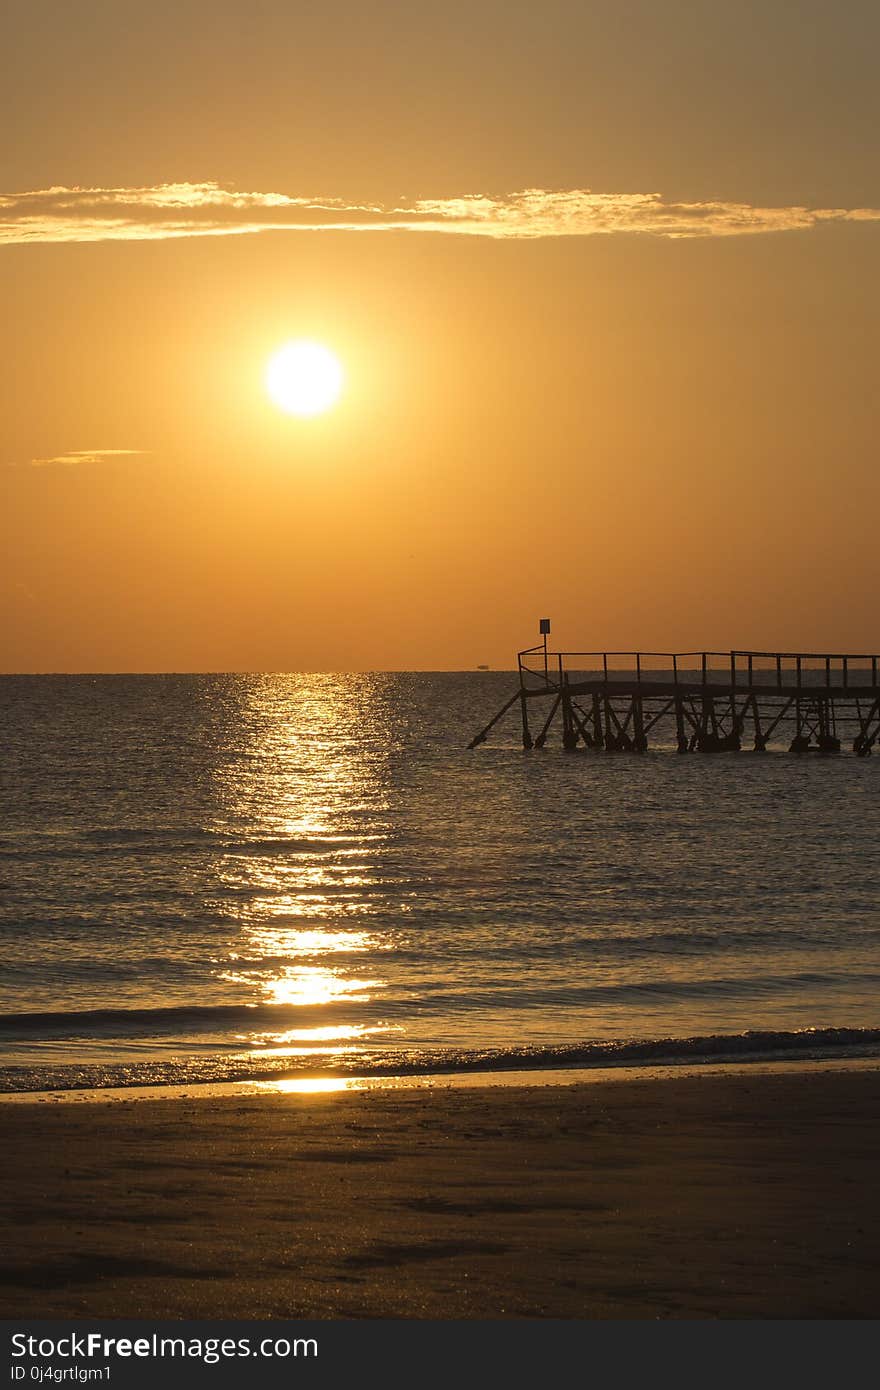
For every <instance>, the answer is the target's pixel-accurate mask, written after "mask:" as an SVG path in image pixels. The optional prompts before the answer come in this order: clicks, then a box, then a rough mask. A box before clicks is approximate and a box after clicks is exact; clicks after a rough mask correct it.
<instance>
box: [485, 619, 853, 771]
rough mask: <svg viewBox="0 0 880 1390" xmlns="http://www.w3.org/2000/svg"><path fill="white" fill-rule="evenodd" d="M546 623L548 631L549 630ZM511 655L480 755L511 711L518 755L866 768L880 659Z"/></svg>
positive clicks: (746, 654) (535, 650) (543, 648)
mask: <svg viewBox="0 0 880 1390" xmlns="http://www.w3.org/2000/svg"><path fill="white" fill-rule="evenodd" d="M545 624H546V627H545ZM541 627H542V632H543V633H544V640H543V642H542V643H541V645H540V646H537V647H528V648H526V649H525V650H524V651H521V652H518V653H517V665H518V669H519V689H518V690H516V691H515V692H514V693H513V695H511V697H510V699H509V700H508V701H507V703H506V704H505V705H504V706H503V707H502V708H501V709H500V710H499V711H498V713H497V714H496V715H495V716H494V717H493V718H492V719H490V721H489V723H488V724H487V725H486V726H485V728H484V729H482V730H481V731H480V733H478V734H477V735H476V736H475V737H474V738H473V739H472V740H471V742H470V743H469V744H468V747H469V748H476V747H477V746H478V745H479V744H481V743H484V742H485V741H486V738H487V736H488V734H489V733H490V731H491V730H492V729H493V728H494V727H495V726H496V725H497V724H498V723H499V722H500V720H501V719H502V718H503V717H504V715H505V714H507V713H508V711H511V710H512V709H513V707H514V706H515V705H519V714H520V720H521V724H522V745H523V748H526V749H532V748H543V747H544V745H545V743H546V742H547V739H548V738H549V736H550V734H551V731H553V729H554V726H555V728H556V730H557V732H558V734H559V736H560V739H561V743H562V747H563V748H564V749H566V750H568V751H570V752H574V751H575V750H578V749H579V748H584V749H589V750H593V751H595V752H606V753H611V752H614V753H619V752H627V753H629V752H633V753H644V752H645V751H646V750H647V748H648V747H649V744H650V741H651V740H652V739H654V740H655V741H660V742H661V743H663V744H665V745H667V746H668V745H671V746H673V747H677V749H678V751H679V753H693V752H699V753H723V752H738V751H739V750H740V749H741V748H743V746H744V744H746V745H748V744H750V745H751V747H752V748H753V749H754V751H755V752H758V753H763V752H765V751H766V749H767V745H768V743H769V742H770V740H771V739H772V740H773V741H774V743H780V742H781V743H782V744H783V746H787V747H788V750H789V752H792V753H801V754H804V753H826V754H828V753H839V752H840V751H841V749H842V748H844V747H847V748H852V751H853V752H854V753H856V754H857V755H858V756H859V757H862V758H865V757H869V756H870V753H871V749H872V748H873V746H874V744H875V743H878V741H880V685H878V657H877V656H873V655H869V656H858V655H852V654H846V655H841V654H835V655H829V654H825V653H822V654H816V653H807V652H755V651H730V652H554V651H549V650H548V648H547V636H546V633H547V632H549V622H548V621H547V620H546V619H544V620H542V625H541Z"/></svg>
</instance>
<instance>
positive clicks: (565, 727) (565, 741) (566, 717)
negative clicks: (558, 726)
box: [562, 675, 578, 753]
mask: <svg viewBox="0 0 880 1390" xmlns="http://www.w3.org/2000/svg"><path fill="white" fill-rule="evenodd" d="M577 741H578V731H577V729H576V728H575V726H574V720H573V718H572V710H571V694H570V692H569V689H568V676H567V675H565V676H563V678H562V746H563V748H564V749H565V751H566V752H567V753H573V752H574V750H575V749H576V748H577Z"/></svg>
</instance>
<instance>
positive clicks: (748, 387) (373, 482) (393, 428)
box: [0, 0, 880, 671]
mask: <svg viewBox="0 0 880 1390" xmlns="http://www.w3.org/2000/svg"><path fill="white" fill-rule="evenodd" d="M74 9H75V10H76V15H75V16H74V14H73V13H72V11H73V10H74ZM423 9H424V7H422V8H419V7H412V6H405V5H403V4H387V3H386V4H378V5H376V6H370V7H365V6H363V5H360V4H357V5H356V4H354V3H351V4H343V5H341V6H340V7H337V8H335V9H334V10H333V11H332V13H330V12H326V13H325V12H323V11H319V10H318V9H317V8H315V9H314V10H312V11H310V12H309V13H299V12H298V11H299V10H300V7H291V6H288V5H284V4H281V3H275V2H274V0H266V3H263V4H260V5H254V6H251V7H248V12H247V16H245V14H244V11H243V10H242V9H241V7H240V6H232V5H229V6H225V5H223V4H212V5H207V4H206V3H201V0H195V2H194V3H190V4H184V5H179V4H178V5H174V6H172V5H170V4H157V5H155V6H154V7H151V9H150V11H149V16H148V17H147V12H146V11H145V10H144V9H143V7H141V6H136V5H134V4H128V3H116V4H112V5H111V4H107V3H102V4H98V3H94V0H86V3H84V4H82V5H81V6H76V7H60V6H57V5H50V4H47V3H39V2H38V3H33V4H28V5H27V6H24V5H19V6H14V7H13V11H12V16H11V19H10V20H9V21H8V25H7V27H8V28H9V29H10V35H9V38H10V43H9V48H8V51H9V52H11V53H12V54H13V55H14V58H15V61H14V62H13V64H12V65H11V69H12V70H11V72H10V80H9V81H8V82H6V81H5V82H4V84H3V87H2V101H3V103H4V104H5V105H6V108H7V109H6V110H5V112H4V113H3V119H4V125H5V128H7V129H13V130H14V131H15V134H16V138H15V140H14V141H12V142H10V144H9V146H8V148H7V149H6V150H5V152H4V156H3V159H2V161H0V167H2V180H0V285H2V294H3V303H4V306H5V315H4V326H5V332H4V334H3V339H2V353H3V370H2V372H0V478H2V492H3V506H2V526H3V545H2V560H0V622H2V631H3V639H4V640H3V644H2V669H4V670H6V671H44V670H69V671H81V670H88V671H113V670H135V671H136V670H251V669H269V670H292V669H370V668H386V667H387V668H427V669H432V668H450V667H451V668H461V667H464V668H466V667H469V666H473V665H476V664H477V663H479V662H487V663H490V664H491V665H493V666H501V665H509V664H510V659H511V656H512V654H513V653H514V652H515V650H516V648H517V647H518V646H522V645H525V644H526V643H528V642H529V641H531V640H532V638H533V635H534V634H535V629H536V624H537V618H538V616H539V615H540V614H543V613H545V612H547V613H550V614H551V615H552V617H553V618H554V638H558V639H559V641H560V642H562V643H564V644H565V645H568V646H576V647H579V646H584V647H588V648H600V647H602V646H605V645H608V646H612V647H615V648H626V647H630V646H636V645H641V646H645V647H651V648H655V649H658V648H659V649H672V648H673V647H676V646H678V647H684V648H691V647H700V646H704V645H709V646H713V647H717V646H721V647H728V646H738V647H745V646H750V645H752V646H759V647H776V646H782V647H785V648H788V649H792V648H795V647H798V646H804V647H816V648H824V647H827V646H831V647H833V648H836V649H844V648H847V647H850V648H853V649H857V650H869V649H871V648H872V647H874V648H876V646H877V642H876V640H875V638H874V631H875V622H874V619H875V610H876V587H877V586H876V542H875V536H876V528H877V516H878V501H880V487H878V481H877V464H876V460H877V434H878V413H877V399H878V392H877V327H876V325H877V323H878V322H880V312H878V311H880V277H878V274H877V268H878V255H880V224H878V217H880V214H878V213H877V211H876V210H877V209H878V208H880V186H878V185H880V175H878V172H877V163H876V148H875V132H876V129H877V128H878V121H880V97H878V88H877V84H876V81H875V79H874V73H873V70H872V60H871V58H870V55H871V54H872V53H874V54H875V53H876V51H877V40H878V39H880V20H878V12H877V10H876V7H874V6H869V5H867V4H864V5H862V4H857V3H853V4H850V5H848V6H847V7H846V9H845V11H844V13H843V15H841V14H840V13H836V14H835V13H832V10H831V8H830V7H828V6H827V5H822V4H819V3H805V4H803V5H801V6H799V15H800V24H799V26H798V27H797V29H796V30H793V27H792V24H791V11H790V8H789V7H786V6H784V5H783V4H782V3H781V0H780V3H778V4H775V3H771V4H770V5H767V4H761V5H758V4H754V5H745V6H741V7H735V8H734V7H729V6H721V5H720V4H718V5H716V4H706V5H704V6H693V5H686V4H684V3H681V4H675V3H671V4H670V5H668V6H666V7H657V6H656V4H655V3H653V0H640V3H627V4H622V5H621V4H615V5H613V6H612V5H611V4H607V5H593V4H589V3H586V4H585V3H580V2H579V3H574V0H572V3H561V2H560V0H555V3H551V4H549V5H547V6H542V7H541V8H540V12H539V10H538V9H537V7H534V6H531V5H528V6H527V5H524V4H523V5H520V4H515V3H514V4H511V3H509V0H508V3H507V4H504V5H502V4H501V3H500V0H499V3H491V4H490V3H485V0H482V3H481V2H480V0H477V3H475V4H473V5H469V6H467V7H465V6H464V5H457V4H453V5H450V6H445V7H443V10H442V13H441V11H440V9H439V8H438V9H437V10H436V11H434V12H433V13H432V14H430V15H428V14H425V13H423V12H422V10H423ZM660 9H662V10H663V16H664V22H663V24H662V25H661V24H660V21H659V10H660ZM69 11H70V12H69ZM50 21H51V22H50ZM148 21H149V22H148ZM37 78H39V80H37ZM168 185H175V186H176V187H174V188H172V189H170V190H169V189H168V187H167V186H168ZM76 189H80V190H82V189H86V190H92V191H91V192H87V193H83V192H79V193H77V192H64V191H63V190H76ZM529 189H531V190H540V192H539V193H533V194H532V195H531V196H529V197H526V198H524V197H522V196H518V195H520V194H521V193H522V190H529ZM59 190H61V191H59ZM95 190H98V191H95ZM585 190H592V191H591V192H590V193H587V192H586V191H585ZM21 195H29V196H26V197H25V196H21ZM241 195H248V196H241ZM652 195H656V196H652ZM305 227H309V228H318V229H317V230H314V229H313V230H304V229H303V228H305ZM208 232H210V233H211V234H210V235H206V233H208ZM296 337H312V338H316V339H318V340H320V341H322V342H325V343H327V344H328V345H329V346H331V347H332V348H333V349H334V350H335V351H336V352H337V353H338V355H339V356H340V358H341V359H342V360H343V362H344V365H345V369H346V373H347V386H346V391H345V394H344V396H343V399H342V401H341V403H340V404H339V406H338V407H336V408H335V409H334V410H332V411H331V412H329V413H328V414H327V415H324V416H322V417H319V418H316V419H312V420H298V419H295V418H290V417H287V416H285V415H283V414H281V413H280V412H279V411H278V410H277V409H276V408H275V407H274V406H273V405H272V403H271V402H270V401H269V400H268V398H267V397H266V394H265V390H264V385H263V373H264V369H265V363H266V360H267V358H268V357H269V356H270V354H271V353H272V351H273V350H274V349H275V348H276V347H277V346H279V345H280V344H281V343H282V342H284V341H285V340H287V339H290V338H296Z"/></svg>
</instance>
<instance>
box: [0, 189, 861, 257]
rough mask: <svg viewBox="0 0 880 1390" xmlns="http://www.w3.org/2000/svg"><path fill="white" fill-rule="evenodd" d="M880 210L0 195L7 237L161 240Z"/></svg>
mask: <svg viewBox="0 0 880 1390" xmlns="http://www.w3.org/2000/svg"><path fill="white" fill-rule="evenodd" d="M876 221H880V209H878V208H808V207H775V208H764V207H753V206H752V205H751V204H750V203H728V202H700V203H680V202H667V201H665V200H664V198H663V197H662V196H661V194H659V193H595V192H593V191H592V190H591V189H586V188H573V189H568V190H562V191H555V192H554V191H550V190H547V189H542V188H529V189H525V190H524V191H522V192H520V193H510V194H505V195H503V196H498V197H490V196H487V195H482V194H464V195H462V196H460V197H455V198H419V199H416V200H415V201H413V202H411V203H407V204H402V205H400V206H380V205H370V204H361V203H349V202H346V201H345V200H344V199H341V198H300V197H291V196H289V195H287V194H285V193H244V192H239V191H236V190H235V189H231V188H224V187H222V186H221V185H220V184H217V183H165V184H158V185H157V186H156V187H154V188H60V187H56V188H45V189H41V190H37V191H34V192H30V193H11V194H6V195H0V245H2V244H7V245H26V244H30V243H44V242H95V241H162V240H167V239H169V238H171V239H173V238H180V237H198V236H245V235H252V234H254V233H256V232H267V231H286V232H294V231H311V232H315V231H337V232H369V231H372V232H387V231H408V232H435V233H446V234H454V235H459V236H483V237H494V238H496V239H499V240H504V239H534V238H538V237H560V236H596V235H604V236H608V235H612V234H615V233H617V234H619V233H630V234H633V233H636V234H642V235H651V236H659V237H666V238H693V237H719V236H721V237H729V236H744V235H754V234H756V233H760V232H788V231H805V230H808V229H810V228H814V227H817V226H820V225H822V224H823V223H827V222H876Z"/></svg>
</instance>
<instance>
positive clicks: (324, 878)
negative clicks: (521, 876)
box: [214, 676, 398, 1055]
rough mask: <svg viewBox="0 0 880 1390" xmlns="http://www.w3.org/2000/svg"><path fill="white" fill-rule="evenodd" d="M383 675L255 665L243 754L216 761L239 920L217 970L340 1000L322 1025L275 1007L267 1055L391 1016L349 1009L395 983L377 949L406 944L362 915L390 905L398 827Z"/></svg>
mask: <svg viewBox="0 0 880 1390" xmlns="http://www.w3.org/2000/svg"><path fill="white" fill-rule="evenodd" d="M371 680H372V678H370V677H364V678H356V680H355V681H354V682H352V684H351V685H348V684H346V685H343V684H341V683H340V682H339V681H338V680H336V679H332V678H325V677H321V676H307V677H283V678H278V677H272V678H265V679H263V678H257V679H255V680H254V682H253V683H252V684H251V685H249V686H248V689H247V695H246V700H245V706H246V707H245V708H244V709H243V710H242V727H243V729H244V731H245V732H246V735H247V738H246V743H247V747H246V753H245V756H243V757H240V758H237V759H235V760H233V761H232V762H230V763H228V764H227V765H225V766H224V767H222V768H218V771H217V777H218V780H219V782H220V788H219V790H220V802H221V808H222V809H221V814H220V816H219V817H218V824H217V825H216V827H214V830H215V833H220V834H221V835H222V838H223V841H224V843H223V848H222V850H221V851H220V854H219V855H218V865H217V869H218V877H219V880H220V882H221V884H222V888H223V891H222V892H221V895H220V902H219V903H218V906H219V907H220V910H221V912H222V915H223V916H224V917H225V918H226V919H227V920H228V921H229V923H230V926H231V927H233V931H232V933H231V934H230V937H229V940H228V947H227V949H226V951H225V952H224V953H223V955H222V956H220V957H219V958H218V961H217V974H218V976H219V978H220V979H222V980H224V981H226V982H227V983H228V984H231V985H233V986H236V987H238V989H239V990H240V991H241V996H240V997H241V998H242V1000H243V1002H248V1003H256V1004H261V1005H263V1006H270V1007H272V1006H277V1007H279V1008H286V1009H289V1008H303V1009H314V1008H318V1009H324V1008H326V1009H328V1010H329V1009H332V1011H333V1013H332V1018H333V1022H332V1023H330V1022H329V1021H328V1024H327V1026H326V1028H324V1029H322V1028H314V1029H305V1028H303V1029H296V1028H293V1029H287V1030H286V1031H283V1030H278V1031H275V1030H274V1029H273V1030H271V1031H267V1029H266V1026H265V1016H263V1018H262V1019H261V1020H260V1022H261V1025H262V1028H261V1031H260V1032H257V1031H256V1030H255V1031H254V1032H253V1033H250V1034H249V1035H248V1038H247V1042H248V1045H249V1046H251V1047H252V1048H254V1049H260V1051H261V1053H262V1055H266V1049H267V1045H269V1046H271V1047H272V1048H274V1049H275V1050H276V1052H279V1053H280V1052H281V1051H283V1050H284V1049H289V1050H291V1051H293V1050H296V1051H297V1053H299V1052H302V1051H315V1052H317V1051H318V1050H319V1049H320V1050H322V1051H331V1052H340V1051H343V1050H352V1049H354V1050H357V1047H358V1040H361V1039H364V1038H365V1037H367V1036H368V1035H369V1034H370V1033H372V1032H374V1031H384V1030H385V1028H386V1025H375V1024H374V1020H371V1024H373V1025H374V1026H369V1025H367V1024H361V1023H357V1022H355V1021H353V1019H352V1014H351V1011H355V1013H356V1011H357V1010H358V1009H360V1008H363V1007H364V1006H367V1005H370V1004H371V1003H372V1002H373V1001H374V999H375V996H376V995H377V994H378V995H381V992H382V991H383V990H384V989H385V988H386V981H385V980H384V979H382V978H380V977H379V976H378V974H377V973H376V972H375V962H376V959H377V957H378V956H379V955H380V954H381V953H382V952H387V951H393V950H394V949H395V948H396V945H397V944H398V943H397V941H396V940H395V938H394V935H393V934H392V933H391V932H388V931H385V932H382V931H375V930H372V931H368V930H365V929H364V928H359V927H357V926H356V925H355V924H354V921H353V919H355V918H358V917H368V916H374V915H376V914H377V912H379V911H381V907H382V902H383V896H384V895H383V887H384V884H385V882H386V879H385V874H386V872H387V871H386V870H385V868H384V858H385V856H386V855H387V850H388V846H389V843H390V841H391V840H392V835H393V829H392V824H391V821H390V818H389V811H390V794H389V786H390V779H389V772H388V754H387V722H386V721H385V719H384V718H383V716H382V711H381V700H379V701H378V702H377V692H376V690H374V689H373V688H372V685H371ZM380 693H381V692H380ZM365 954H368V955H369V956H370V962H371V967H372V969H371V970H370V971H369V972H364V971H363V970H360V971H356V968H355V966H354V961H353V960H350V959H349V958H352V957H357V956H363V955H365ZM340 1011H343V1018H342V1019H341V1020H340V1019H339V1018H338V1014H339V1012H340ZM346 1015H348V1016H346ZM328 1018H329V1015H328ZM243 1041H244V1039H243ZM297 1045H298V1046H297Z"/></svg>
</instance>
